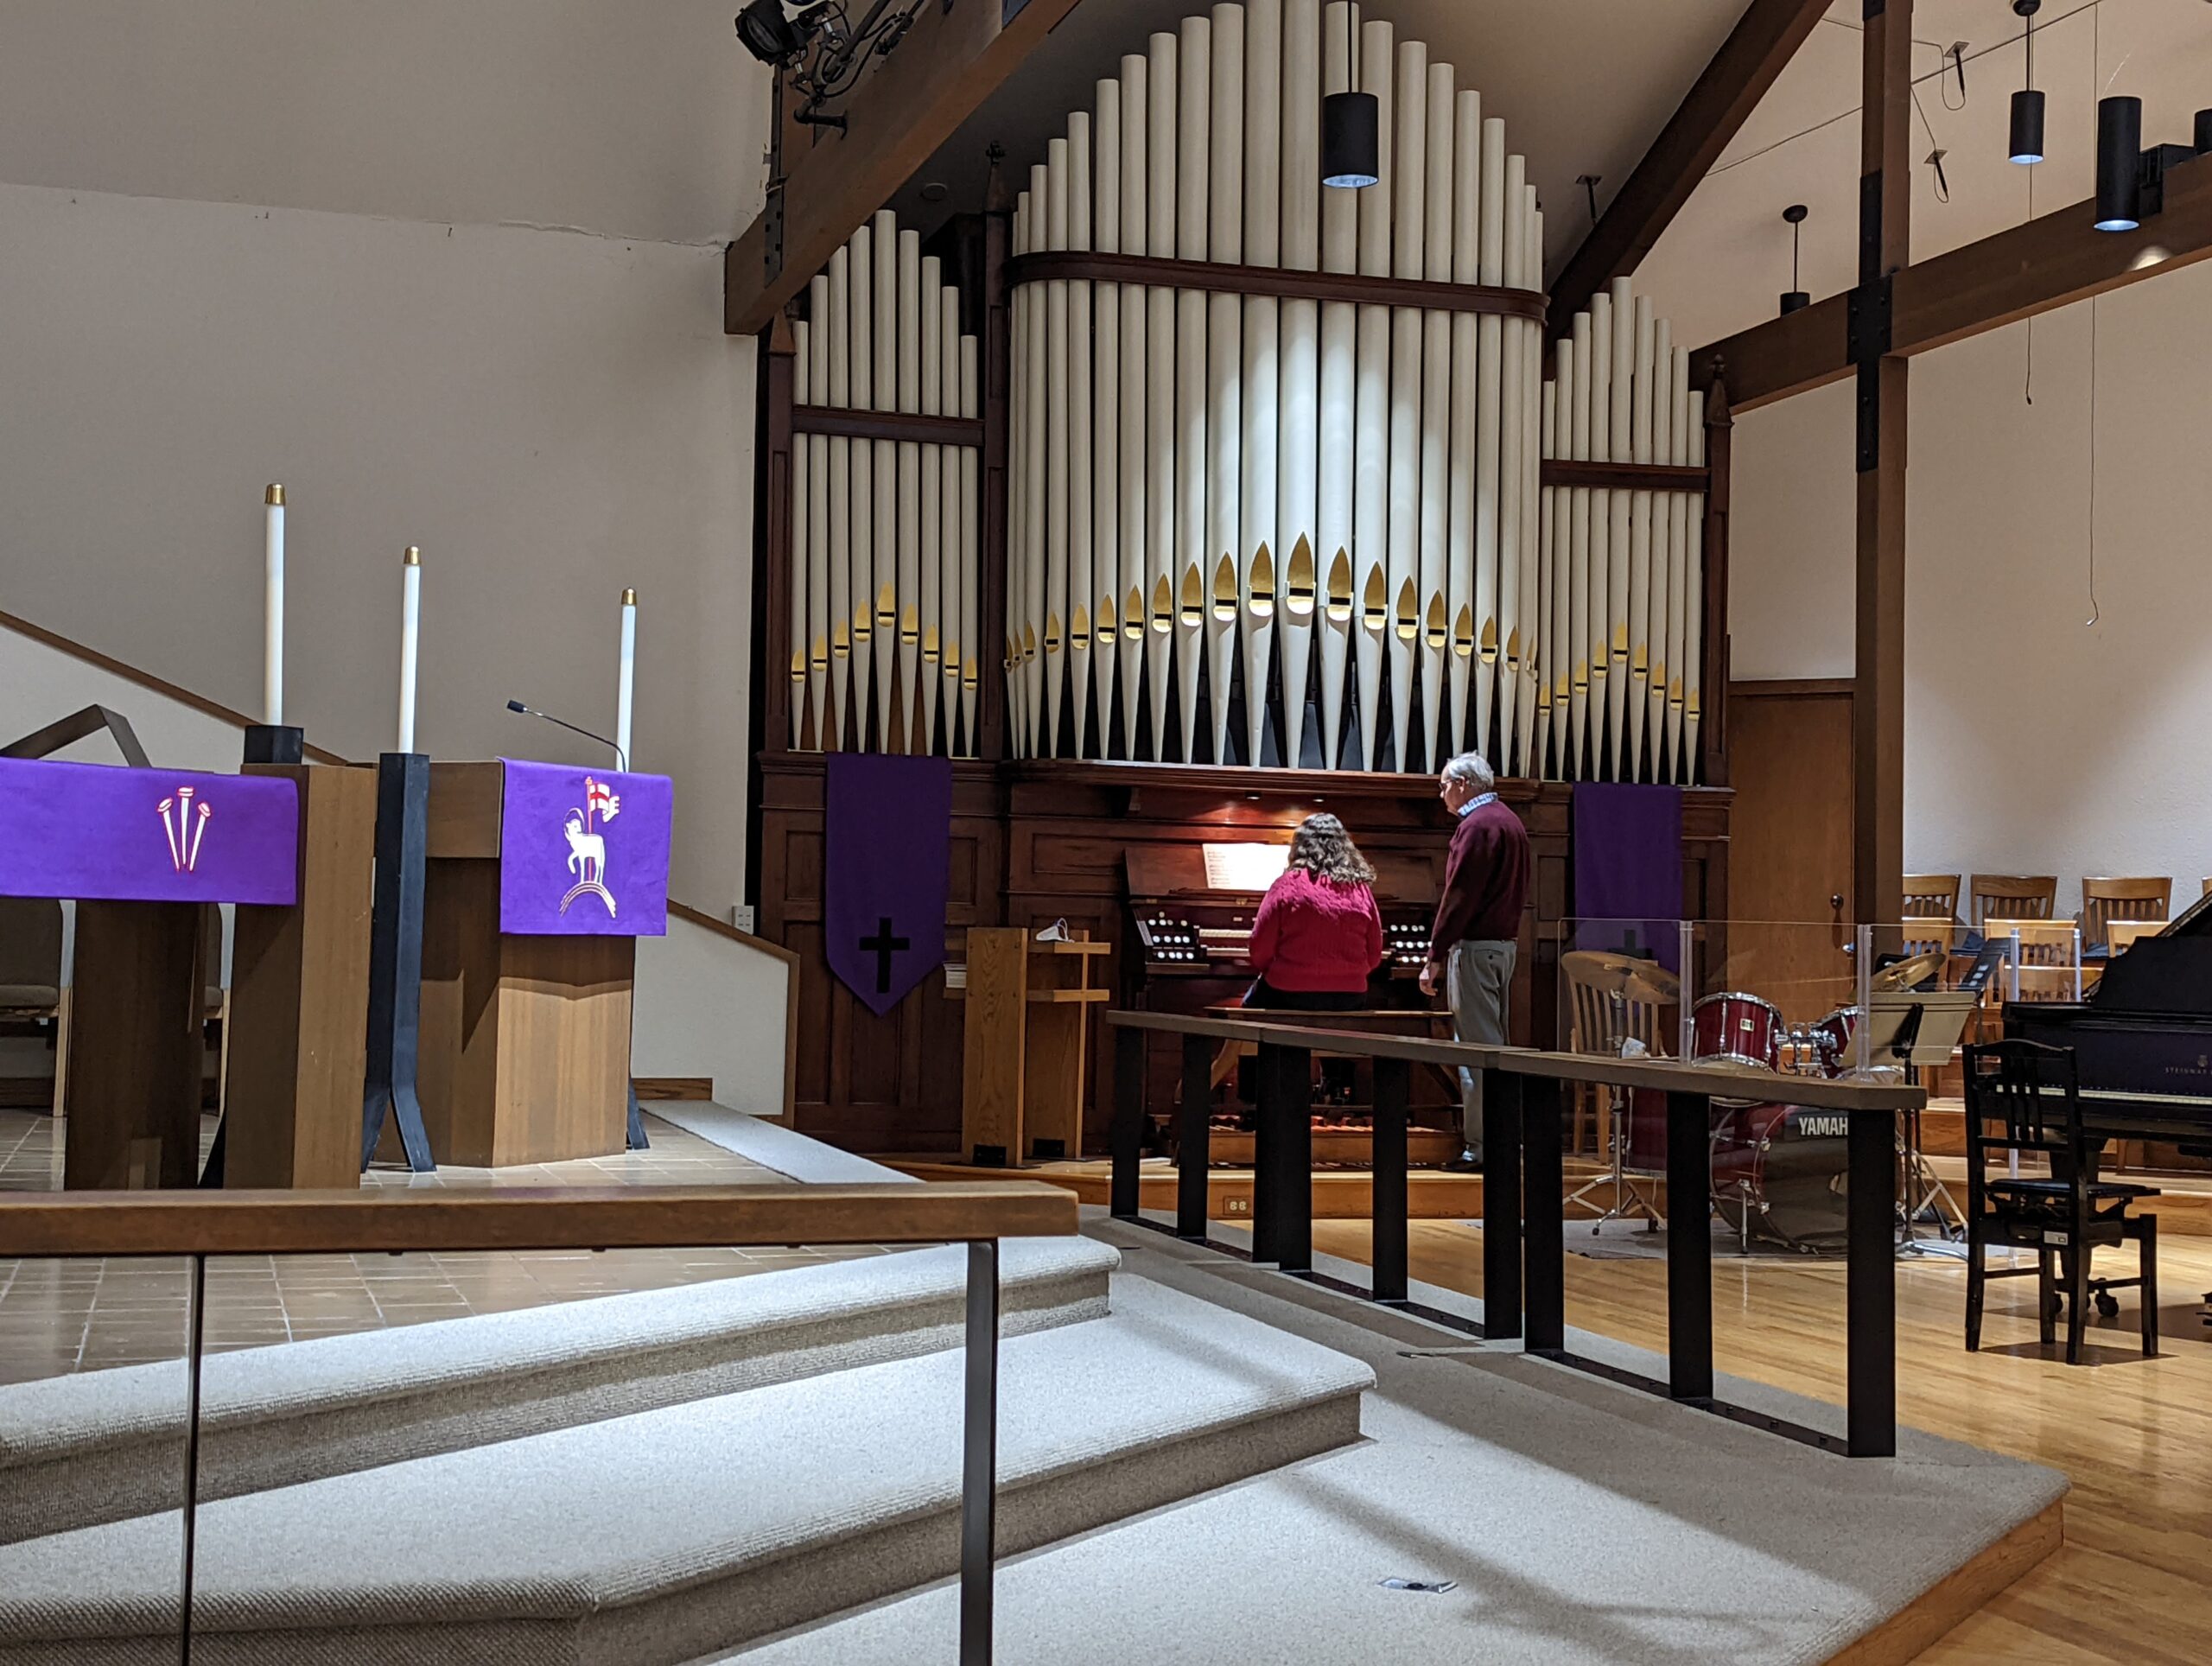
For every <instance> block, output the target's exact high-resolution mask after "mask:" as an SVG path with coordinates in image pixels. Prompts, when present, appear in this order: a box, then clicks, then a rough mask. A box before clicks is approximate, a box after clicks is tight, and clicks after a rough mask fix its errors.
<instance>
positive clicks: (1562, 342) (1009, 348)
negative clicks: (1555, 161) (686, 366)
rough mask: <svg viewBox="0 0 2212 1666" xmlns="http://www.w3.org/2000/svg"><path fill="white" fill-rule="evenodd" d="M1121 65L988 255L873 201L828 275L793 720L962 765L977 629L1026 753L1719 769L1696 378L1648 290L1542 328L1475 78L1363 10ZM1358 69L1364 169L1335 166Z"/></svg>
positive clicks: (1175, 37)
mask: <svg viewBox="0 0 2212 1666" xmlns="http://www.w3.org/2000/svg"><path fill="white" fill-rule="evenodd" d="M1113 68H1114V73H1112V74H1110V75H1109V76H1107V77H1105V78H1103V79H1099V80H1097V81H1096V83H1095V84H1094V86H1093V88H1092V92H1091V96H1090V105H1089V106H1088V107H1087V108H1084V109H1079V110H1076V111H1071V113H1070V114H1069V116H1068V118H1067V121H1066V124H1065V130H1064V131H1063V132H1062V133H1060V134H1059V135H1058V136H1057V137H1052V138H1051V139H1050V140H1049V141H1048V142H1047V143H1046V146H1045V150H1044V155H1043V156H1042V158H1041V160H1035V161H1033V162H1030V163H1029V165H1028V166H1027V168H1026V169H1023V170H1021V171H1020V172H1018V173H1017V174H1015V175H1014V176H1012V179H1011V181H1010V183H1011V186H1012V187H1013V188H1012V189H1011V190H1009V192H1008V193H1007V199H1006V200H1004V207H1006V208H1007V209H1010V213H1008V214H1007V219H1006V220H1005V221H1004V226H1005V232H1004V237H1005V241H1004V243H1003V253H1004V263H1003V264H1001V265H999V266H998V267H996V269H995V270H992V269H991V268H989V267H988V265H984V266H983V267H982V270H981V271H980V272H979V270H978V267H979V264H980V263H979V262H978V261H977V260H976V259H973V258H965V259H963V258H957V250H956V251H955V253H954V254H952V255H948V257H947V264H946V265H945V266H944V267H941V266H940V264H939V261H938V258H937V257H936V256H934V255H932V256H930V257H925V256H924V255H923V254H922V252H921V245H920V239H919V238H918V236H917V235H916V233H915V232H912V231H907V230H901V229H900V228H899V226H898V225H897V223H896V221H895V219H894V218H893V215H892V214H891V213H889V212H888V211H886V212H883V213H878V214H877V215H876V216H875V217H874V220H873V221H872V222H871V223H870V224H869V225H866V226H861V228H860V229H859V230H858V231H856V232H855V233H854V234H853V237H852V238H851V240H850V242H849V245H847V247H846V248H845V249H844V250H842V251H840V252H839V253H838V254H837V255H836V257H835V258H833V259H832V261H831V262H830V264H829V268H828V269H827V270H825V271H823V273H822V274H820V275H819V276H817V277H816V278H815V279H814V280H813V281H812V283H811V284H810V288H809V290H808V293H807V299H806V305H805V309H804V310H805V316H804V319H803V320H802V321H798V323H797V324H796V325H795V326H794V344H793V345H794V347H795V351H796V359H795V361H794V364H793V366H792V382H791V385H792V388H793V393H794V399H795V409H794V412H793V420H792V423H791V427H792V430H793V431H792V436H791V492H790V493H789V497H788V506H789V507H788V512H787V517H786V519H785V523H784V524H785V525H787V526H788V528H789V536H790V544H791V548H790V554H789V561H790V565H789V569H788V572H789V591H788V597H787V602H788V606H787V607H786V608H782V609H779V620H780V619H783V618H785V617H786V616H787V618H788V628H789V633H790V639H789V640H790V667H791V698H790V717H789V724H788V728H789V735H790V745H791V747H792V748H793V749H801V748H810V749H819V748H822V747H837V746H848V747H863V748H867V747H875V748H881V749H886V750H894V751H939V752H949V753H953V754H960V755H975V754H976V750H977V747H978V730H979V716H980V715H981V714H980V713H979V710H978V707H979V702H980V701H981V700H982V697H983V695H984V692H985V691H984V690H982V686H981V684H982V677H981V676H980V675H979V671H978V665H979V662H980V661H981V660H982V658H983V657H984V652H983V651H984V650H985V649H986V645H985V644H984V643H983V641H982V637H983V634H984V633H985V632H986V631H988V632H989V633H991V634H992V635H994V636H995V637H997V638H998V640H996V641H995V642H993V643H991V644H989V645H988V652H995V653H996V654H997V656H998V658H999V659H1000V664H1001V673H1002V678H1003V681H1002V684H1001V685H1000V686H1001V687H1002V689H1003V697H1004V709H1003V714H1002V716H1003V747H1002V750H1003V752H1004V753H1005V754H1007V755H1009V756H1012V757H1014V758H1023V759H1050V758H1085V759H1096V760H1109V761H1110V760H1147V761H1159V762H1175V763H1181V764H1188V765H1198V764H1208V765H1230V766H1237V765H1262V764H1265V765H1287V766H1291V767H1319V768H1322V769H1338V768H1348V769H1359V770H1386V771H1387V770H1397V771H1402V772H1408V773H1425V772H1427V771H1429V770H1433V768H1435V767H1436V766H1438V765H1439V764H1440V762H1442V761H1443V760H1445V759H1446V758H1448V757H1450V756H1451V755H1452V754H1454V753H1456V752H1458V751H1459V750H1461V749H1463V748H1465V747H1480V748H1481V749H1482V750H1483V751H1484V752H1485V753H1486V754H1488V755H1489V757H1490V758H1491V760H1492V762H1493V764H1494V765H1495V766H1497V771H1498V773H1499V774H1500V775H1517V776H1523V777H1529V778H1536V779H1566V780H1573V779H1611V780H1630V781H1635V780H1643V781H1669V782H1681V783H1694V782H1696V781H1697V780H1698V779H1700V752H1699V743H1700V694H1701V684H1702V682H1703V680H1704V676H1703V672H1702V670H1701V667H1702V666H1703V665H1704V664H1706V663H1707V651H1706V645H1705V644H1704V641H1703V635H1704V630H1705V618H1706V608H1707V601H1706V597H1705V594H1704V592H1705V563H1706V560H1707V552H1706V548H1705V545H1706V542H1707V513H1706V508H1705V499H1706V488H1707V468H1706V461H1707V460H1706V442H1707V431H1706V421H1705V410H1704V396H1703V395H1702V394H1701V393H1697V392H1693V391H1691V390H1690V388H1689V385H1688V351H1687V349H1686V348H1685V347H1681V346H1678V345H1676V344H1675V342H1674V341H1673V340H1672V339H1671V332H1670V330H1669V325H1668V323H1667V321H1665V320H1664V319H1661V318H1658V317H1656V316H1655V315H1654V312H1653V309H1652V307H1651V305H1650V302H1649V300H1648V299H1644V298H1641V297H1638V296H1636V295H1635V293H1634V292H1633V290H1632V289H1631V288H1630V285H1629V283H1627V281H1626V280H1621V281H1619V282H1617V283H1614V284H1613V285H1612V286H1611V289H1609V290H1608V291H1607V292H1605V293H1603V294H1600V295H1599V296H1596V297H1595V298H1593V300H1592V302H1591V304H1590V305H1589V306H1588V307H1587V308H1586V309H1585V310H1584V311H1582V312H1581V313H1579V314H1578V315H1575V317H1574V318H1573V319H1572V320H1571V321H1559V320H1554V321H1551V324H1552V332H1553V337H1554V344H1553V347H1552V348H1551V350H1550V351H1549V352H1547V350H1546V348H1545V346H1544V339H1545V327H1546V316H1545V303H1544V296H1543V248H1544V245H1543V225H1544V222H1543V215H1542V213H1541V209H1540V208H1539V207H1538V204H1537V201H1536V193H1535V187H1534V186H1533V185H1531V184H1530V183H1529V179H1528V169H1527V165H1526V162H1525V161H1524V159H1523V158H1522V156H1518V155H1516V154H1513V153H1512V152H1511V151H1510V149H1509V148H1508V144H1507V138H1506V132H1505V124H1504V123H1503V121H1502V120H1501V119H1500V118H1497V117H1496V116H1491V115H1487V114H1485V113H1484V104H1483V98H1482V94H1481V92H1479V91H1478V90H1477V89H1475V88H1472V87H1468V86H1461V85H1460V84H1459V72H1458V71H1457V70H1455V69H1454V67H1452V66H1451V65H1449V64H1445V63H1434V62H1431V61H1430V60H1429V56H1428V52H1427V48H1426V47H1425V46H1424V45H1423V44H1422V43H1421V42H1420V41H1411V40H1402V39H1400V38H1398V35H1397V33H1396V31H1395V28H1394V26H1393V25H1392V24H1391V23H1390V22H1387V21H1384V20H1383V19H1380V18H1376V17H1373V16H1366V17H1363V16H1361V8H1360V7H1359V6H1358V5H1356V4H1352V3H1348V0H1327V3H1324V0H1244V3H1242V4H1236V3H1224V4H1217V5H1214V6H1212V7H1211V9H1210V10H1207V11H1205V12H1202V13H1195V14H1193V15H1192V16H1186V17H1185V18H1184V19H1182V20H1181V22H1180V24H1179V27H1177V28H1176V29H1174V30H1173V31H1172V32H1167V31H1163V32H1161V33H1158V34H1155V35H1153V36H1151V38H1150V39H1149V41H1147V43H1146V47H1145V49H1144V50H1143V51H1142V52H1141V53H1136V54H1130V55H1128V56H1125V57H1123V58H1122V59H1121V60H1120V61H1119V63H1118V65H1116V66H1114V67H1113ZM1354 88H1356V89H1358V90H1362V91H1364V92H1370V93H1371V94H1373V95H1374V96H1375V98H1376V100H1377V103H1378V105H1379V106H1380V112H1381V122H1380V133H1379V137H1380V151H1381V155H1380V159H1379V160H1380V180H1379V182H1378V183H1377V184H1376V185H1374V186H1372V187H1369V188H1365V189H1362V190H1346V189H1331V188H1325V187H1324V186H1323V185H1322V184H1321V155H1320V148H1321V147H1320V131H1319V128H1320V107H1321V100H1322V99H1323V97H1324V96H1325V94H1327V93H1329V92H1338V91H1342V90H1346V89H1354ZM990 235H991V237H993V238H995V237H997V236H999V235H1000V234H999V233H998V232H993V233H991V234H990ZM932 246H933V247H936V246H940V245H932ZM973 246H974V247H976V248H979V249H980V248H988V246H990V245H989V242H988V239H987V238H985V237H984V236H983V234H982V232H977V233H976V242H975V244H974V245H973ZM998 258H999V257H998V256H995V255H993V256H989V257H988V259H990V260H996V259H998ZM955 270H957V271H958V272H959V273H961V274H963V275H964V276H966V277H967V278H968V279H969V282H970V283H975V282H976V281H977V279H978V278H979V277H980V278H981V280H982V283H983V286H984V288H985V289H986V290H987V291H988V294H976V293H970V294H969V295H967V296H965V297H963V295H962V294H961V293H960V290H959V289H957V287H956V286H955V285H954V284H953V283H949V282H948V281H947V279H948V277H951V276H952V275H953V273H954V272H955ZM1001 293H1002V295H1003V302H1002V303H1001V302H999V301H996V300H993V299H990V298H989V297H990V296H996V295H999V294H1001ZM1001 305H1002V310H1001ZM987 315H988V320H987ZM963 316H966V317H968V318H970V319H973V320H977V321H988V327H989V329H990V331H991V332H993V334H991V335H990V336H989V340H991V342H992V343H993V346H992V347H991V348H990V352H991V353H993V354H995V355H997V358H996V359H995V364H996V366H998V367H999V368H996V369H995V368H994V367H993V365H992V364H990V363H986V362H985V360H984V358H983V356H982V353H979V346H978V338H977V335H976V334H963V332H962V328H961V323H962V320H963ZM979 327H981V325H980V324H979ZM1001 371H1002V380H1001ZM987 385H988V393H989V397H988V400H987V399H986V398H985V397H984V396H985V394H986V391H987ZM1716 420H1717V421H1721V422H1725V420H1726V419H1725V417H1720V416H1718V415H1716ZM987 429H988V441H987V434H986V430H987ZM1001 436H1002V438H1003V445H1004V448H1003V454H1002V455H1003V461H1004V467H1003V472H1002V474H1001V472H1000V471H999V469H998V466H997V465H996V464H995V463H994V464H993V465H992V468H991V472H990V474H989V475H988V477H986V476H985V475H984V474H983V473H982V467H983V455H984V447H985V446H986V444H987V442H988V443H989V444H991V445H992V446H994V447H995V445H996V442H998V441H999V439H1000V438H1001ZM992 455H995V456H996V455H1000V454H999V453H997V452H996V450H995V449H994V451H993V454H992ZM984 493H988V494H990V495H989V500H988V503H987V502H986V501H985V500H984V497H983V496H982V495H981V494H984ZM987 528H988V529H989V535H990V543H989V544H988V545H987V544H986V543H985V537H986V529H987ZM1001 534H1002V541H1001ZM1001 617H1002V620H1003V626H1002V630H1001V624H1000V620H1001ZM779 628H781V626H779ZM998 692H999V690H998V688H994V689H993V690H990V696H991V699H992V701H993V702H994V708H993V709H994V713H996V707H995V700H996V698H997V696H998ZM997 721H998V716H997V715H994V716H993V718H992V719H991V720H990V722H997ZM982 727H983V728H986V729H988V728H990V723H988V722H987V723H984V724H983V725H982ZM992 732H993V733H994V734H995V733H996V732H997V731H995V730H993V731H992ZM1715 739H1716V741H1717V740H1718V737H1717V736H1716V737H1715ZM994 746H995V749H998V748H997V747H996V743H994Z"/></svg>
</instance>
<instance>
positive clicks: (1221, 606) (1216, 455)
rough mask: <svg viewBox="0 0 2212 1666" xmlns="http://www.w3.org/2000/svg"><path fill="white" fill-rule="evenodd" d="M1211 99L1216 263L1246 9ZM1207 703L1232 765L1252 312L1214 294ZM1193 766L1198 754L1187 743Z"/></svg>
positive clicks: (1223, 243)
mask: <svg viewBox="0 0 2212 1666" xmlns="http://www.w3.org/2000/svg"><path fill="white" fill-rule="evenodd" d="M1211 25H1212V27H1211V31H1210V33H1211V46H1210V57H1209V60H1208V61H1209V67H1210V68H1211V78H1210V79H1211V91H1210V92H1209V94H1208V97H1207V99H1206V116H1207V129H1206V133H1207V142H1206V155H1207V166H1206V203H1207V215H1206V245H1207V254H1206V258H1208V259H1210V260H1215V261H1220V262H1224V263H1227V264H1240V265H1241V264H1243V259H1244V146H1245V143H1246V141H1247V139H1248V137H1249V136H1248V135H1247V134H1246V132H1245V130H1244V8H1243V6H1241V5H1235V4H1224V5H1217V6H1216V7H1215V8H1214V9H1213V12H1212V15H1211ZM1205 339H1206V469H1205V487H1206V541H1205V568H1204V577H1205V591H1206V597H1205V600H1206V623H1205V635H1206V662H1205V663H1206V696H1207V698H1206V705H1207V709H1208V711H1209V713H1210V715H1211V718H1212V729H1211V732H1212V741H1213V749H1212V751H1211V754H1209V756H1211V759H1212V760H1213V761H1214V762H1215V763H1217V764H1219V763H1226V762H1228V761H1229V693H1230V667H1231V666H1232V664H1234V663H1235V658H1234V657H1235V654H1236V634H1237V633H1236V626H1237V622H1238V619H1239V616H1240V614H1242V612H1243V607H1242V602H1243V569H1245V568H1246V566H1247V565H1248V564H1249V563H1248V561H1247V557H1246V556H1245V554H1244V550H1245V544H1244V537H1243V528H1242V526H1241V525H1239V519H1240V516H1241V514H1242V512H1243V471H1244V457H1243V447H1242V440H1243V427H1244V414H1243V400H1244V389H1243V370H1244V345H1243V300H1242V297H1240V296H1236V295H1231V294H1225V293H1221V292H1216V293H1214V294H1211V295H1209V296H1206V334H1205ZM1183 755H1184V756H1185V759H1189V758H1191V757H1192V756H1193V754H1192V752H1191V751H1190V749H1189V743H1188V742H1187V741H1186V742H1185V749H1184V754H1183Z"/></svg>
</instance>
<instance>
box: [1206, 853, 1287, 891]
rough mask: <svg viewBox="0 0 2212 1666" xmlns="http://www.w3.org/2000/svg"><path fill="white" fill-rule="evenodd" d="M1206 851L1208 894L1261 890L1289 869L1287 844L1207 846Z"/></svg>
mask: <svg viewBox="0 0 2212 1666" xmlns="http://www.w3.org/2000/svg"><path fill="white" fill-rule="evenodd" d="M1205 856H1206V888H1207V889H1208V890H1211V891H1264V890H1266V889H1267V888H1268V887H1269V886H1271V885H1273V884H1274V882H1275V881H1277V880H1279V879H1281V877H1282V872H1283V869H1284V868H1287V867H1289V866H1290V847H1289V846H1288V845H1287V844H1209V845H1207V846H1205Z"/></svg>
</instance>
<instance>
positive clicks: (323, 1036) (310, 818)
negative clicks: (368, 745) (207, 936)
mask: <svg viewBox="0 0 2212 1666" xmlns="http://www.w3.org/2000/svg"><path fill="white" fill-rule="evenodd" d="M245 773H248V774H257V775H258V774H269V775H287V776H289V777H290V778H291V779H293V780H295V781H296V782H297V783H298V784H299V791H300V865H299V889H298V893H297V895H298V900H297V901H296V903H294V904H293V906H290V907H289V908H260V907H249V906H241V907H240V908H239V909H238V925H237V930H236V932H235V933H234V935H233V938H232V948H231V1006H230V1017H229V1025H230V1034H229V1036H228V1038H227V1042H228V1048H229V1069H228V1071H227V1075H226V1082H227V1091H226V1096H225V1103H224V1109H223V1115H224V1122H225V1129H224V1135H223V1146H224V1165H223V1179H224V1184H225V1185H226V1186H234V1187H236V1186H245V1187H261V1186H353V1185H356V1184H358V1183H359V1174H360V1168H361V1110H360V1108H361V1098H362V1088H363V1078H364V1077H365V1073H366V1070H367V1063H368V1033H367V1030H366V1028H365V1025H364V1022H363V1014H365V1013H366V1012H367V1010H368V1004H369V919H370V909H371V906H372V903H373V902H374V900H375V890H376V824H377V776H376V772H375V771H374V770H373V769H365V768H343V769H333V768H329V767H327V766H313V767H301V766H282V765H257V764H250V765H248V766H246V770H245Z"/></svg>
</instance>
